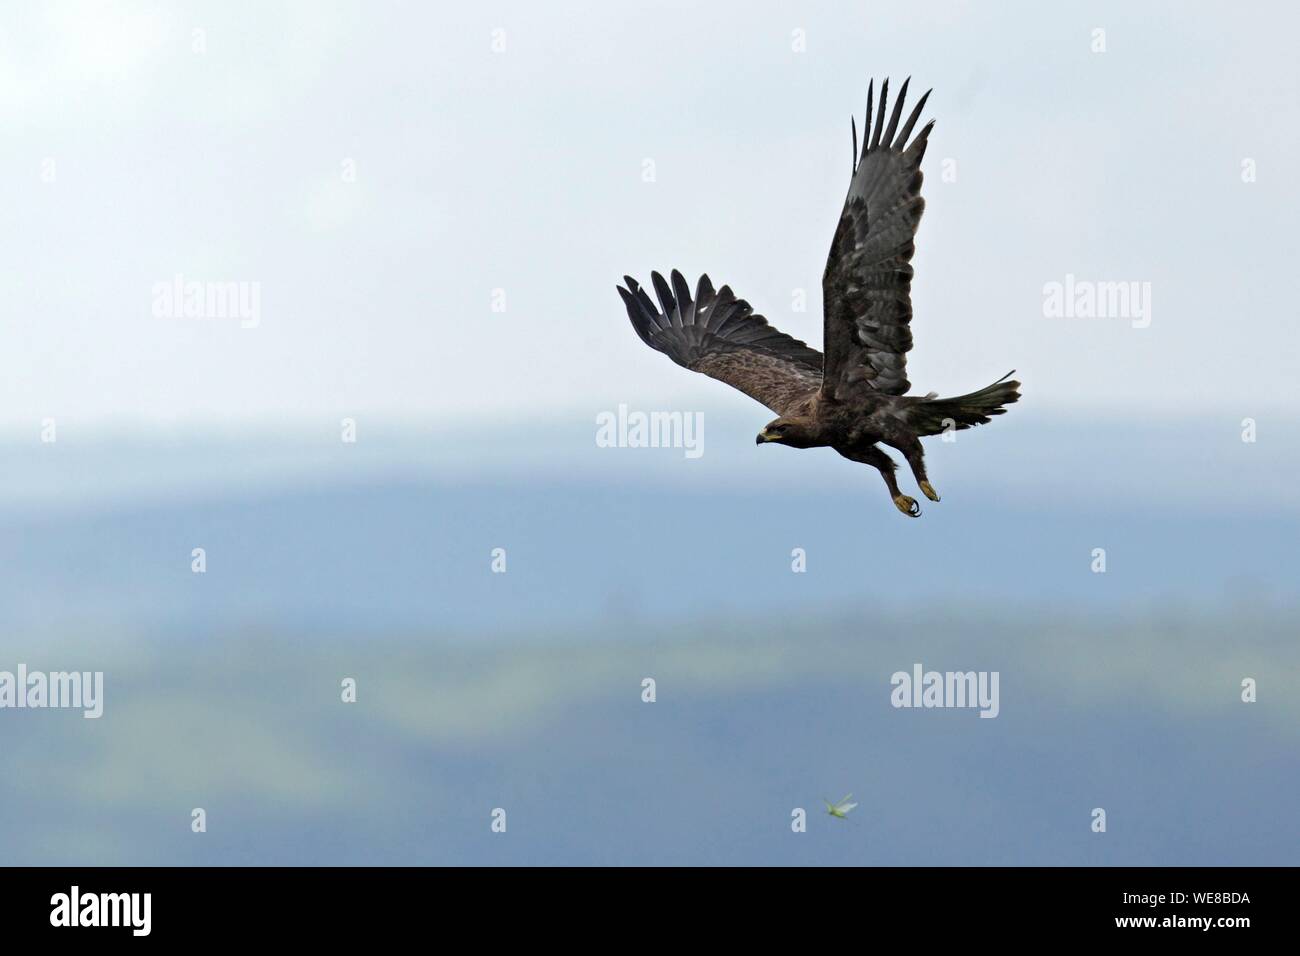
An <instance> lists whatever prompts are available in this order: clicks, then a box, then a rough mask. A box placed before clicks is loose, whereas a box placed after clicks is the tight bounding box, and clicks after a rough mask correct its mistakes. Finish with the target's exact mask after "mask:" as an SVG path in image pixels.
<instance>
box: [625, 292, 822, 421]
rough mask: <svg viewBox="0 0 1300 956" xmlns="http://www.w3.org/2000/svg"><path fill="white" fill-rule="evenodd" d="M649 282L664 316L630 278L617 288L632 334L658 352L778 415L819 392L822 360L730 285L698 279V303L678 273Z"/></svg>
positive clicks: (817, 353)
mask: <svg viewBox="0 0 1300 956" xmlns="http://www.w3.org/2000/svg"><path fill="white" fill-rule="evenodd" d="M651 280H652V282H653V284H654V287H655V294H656V295H657V296H658V298H659V305H660V307H661V308H662V310H663V311H660V310H659V309H657V308H655V304H654V303H653V302H652V301H651V300H650V296H648V295H646V291H645V289H643V288H641V286H639V285H637V282H636V280H635V279H633V278H631V277H630V276H624V277H623V281H625V282H626V283H627V288H626V289H625V288H623V287H622V286H619V287H618V294H619V295H621V296H622V297H623V304H624V305H626V306H627V315H628V318H630V319H631V320H632V327H633V328H634V329H636V333H637V335H639V336H641V340H642V341H643V342H645V344H646V345H648V346H650V347H651V348H652V349H657V350H658V351H660V352H663V353H664V354H665V355H667V356H668V357H669V358H670V359H672V360H673V361H674V362H676V363H677V364H678V365H681V366H683V367H685V368H688V369H690V370H691V371H693V372H702V373H704V374H705V375H708V376H709V377H710V378H716V379H718V380H719V381H721V382H726V383H727V384H728V385H730V386H731V387H732V388H737V389H740V391H742V392H744V393H745V394H746V395H748V396H749V397H750V398H753V399H755V400H757V401H759V402H762V403H763V404H764V405H766V406H767V407H768V408H770V409H772V411H774V412H776V413H777V414H778V415H783V414H785V412H786V410H787V409H789V408H791V407H792V406H794V405H795V404H797V403H798V402H799V401H800V400H802V399H805V398H807V397H808V396H809V395H810V394H812V393H813V392H815V391H816V390H817V389H818V387H819V386H820V385H821V382H822V355H821V353H820V352H818V351H817V350H816V349H814V348H809V347H808V346H807V345H805V344H804V343H803V342H800V341H799V340H798V339H796V338H791V337H790V336H788V335H786V334H785V333H784V332H778V331H777V330H776V329H774V328H772V326H770V325H768V324H767V320H766V319H765V318H763V317H762V316H761V315H755V314H754V313H753V309H751V308H750V305H749V303H748V302H746V301H745V300H744V299H737V298H736V297H735V295H734V294H732V291H731V289H730V288H728V287H727V286H725V285H724V286H723V287H722V288H721V289H719V290H718V291H717V292H714V291H713V283H711V282H710V281H709V277H708V276H707V275H704V276H700V281H699V283H698V284H697V285H696V287H695V298H694V300H692V298H691V293H690V289H689V287H688V286H687V285H686V280H685V279H683V278H682V274H681V273H680V272H678V271H677V270H676V269H674V270H673V272H672V285H671V287H670V286H669V284H668V283H667V282H666V281H665V280H664V277H663V276H661V275H660V274H659V273H657V272H654V273H651Z"/></svg>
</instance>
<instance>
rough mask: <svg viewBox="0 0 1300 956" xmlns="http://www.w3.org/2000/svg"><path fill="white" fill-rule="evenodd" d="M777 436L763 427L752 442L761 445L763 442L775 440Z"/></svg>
mask: <svg viewBox="0 0 1300 956" xmlns="http://www.w3.org/2000/svg"><path fill="white" fill-rule="evenodd" d="M778 437H779V436H778V435H774V434H773V433H772V432H770V431H768V430H767V429H766V428H764V429H763V430H762V431H761V432H759V433H758V437H757V438H755V439H754V444H755V445H761V444H763V443H764V442H769V441H776V440H777V438H778Z"/></svg>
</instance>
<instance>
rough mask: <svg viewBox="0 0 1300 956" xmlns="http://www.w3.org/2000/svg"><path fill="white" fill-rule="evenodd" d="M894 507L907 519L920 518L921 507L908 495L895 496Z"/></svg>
mask: <svg viewBox="0 0 1300 956" xmlns="http://www.w3.org/2000/svg"><path fill="white" fill-rule="evenodd" d="M894 505H895V507H897V508H898V510H899V511H901V512H903V514H905V515H907V516H908V517H909V518H919V517H921V506H920V505H919V504H917V503H916V499H915V498H912V497H910V496H909V495H895V496H894Z"/></svg>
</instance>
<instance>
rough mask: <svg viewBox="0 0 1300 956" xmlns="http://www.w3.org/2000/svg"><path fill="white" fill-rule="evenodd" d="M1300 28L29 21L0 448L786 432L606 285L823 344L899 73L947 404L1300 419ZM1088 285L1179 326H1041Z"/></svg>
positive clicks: (8, 171) (11, 21) (280, 7)
mask: <svg viewBox="0 0 1300 956" xmlns="http://www.w3.org/2000/svg"><path fill="white" fill-rule="evenodd" d="M1252 9H1253V10H1254V12H1252ZM1298 25H1300V15H1297V13H1296V12H1295V11H1294V10H1292V9H1290V8H1287V7H1285V6H1282V5H1275V4H1270V5H1263V4H1261V5H1258V6H1256V7H1253V8H1252V5H1250V4H1246V5H1234V6H1231V7H1228V6H1224V5H1211V4H1191V3H1180V4H1141V5H1132V4H1119V3H1116V4H1087V5H1077V6H1070V5H1061V4H1029V3H1025V4H1001V3H999V4H992V3H985V4H973V3H972V4H965V3H958V4H949V3H927V4H906V5H895V4H857V3H854V4H848V3H844V4H832V3H824V4H823V3H818V4H805V5H795V6H792V5H790V4H779V3H753V2H745V3H716V4H712V3H711V4H708V5H707V6H705V7H703V8H701V7H700V6H699V5H698V4H694V3H680V4H662V5H657V9H655V10H654V11H650V10H644V9H640V7H637V8H635V9H634V8H633V7H632V6H631V5H630V4H598V3H567V4H565V3H562V4H545V5H543V4H525V3H495V4H483V5H472V6H470V5H456V6H447V5H443V4H426V3H365V4H351V3H299V4H262V3H224V4H215V3H214V4H197V3H196V4H184V3H180V4H161V3H159V4H145V3H120V4H94V3H50V4H41V5H35V4H33V5H19V4H9V5H6V7H5V9H4V11H3V13H2V14H0V109H3V111H4V114H5V117H6V120H5V123H4V126H3V130H0V172H2V173H3V178H4V182H5V183H6V184H7V188H6V189H5V191H4V192H5V198H4V213H5V218H6V221H7V222H8V223H9V224H10V228H9V229H7V230H5V234H4V238H3V239H0V261H2V262H3V263H4V269H3V272H0V295H2V296H3V301H4V302H5V322H4V324H3V331H2V332H0V382H2V383H3V384H2V385H0V389H3V391H2V392H0V395H2V396H3V401H0V427H4V428H5V429H6V430H10V431H13V430H17V431H19V432H22V431H25V430H27V429H29V428H33V427H35V423H38V422H39V421H40V419H42V418H45V417H54V418H56V419H57V420H59V421H60V422H61V423H63V424H65V425H72V426H74V427H87V428H96V429H97V428H99V427H101V425H102V424H104V423H113V424H116V425H128V426H130V425H134V424H140V423H148V422H158V421H164V422H171V423H173V424H178V425H180V426H181V427H189V426H191V425H194V426H197V425H200V424H204V423H212V422H224V423H235V424H239V423H243V422H258V423H264V424H270V425H282V424H286V423H287V424H291V425H293V424H294V423H297V422H321V421H335V422H336V421H337V419H338V417H339V416H340V415H357V416H364V417H366V419H367V420H368V421H371V422H374V421H382V422H386V423H392V422H396V421H399V420H409V419H433V420H438V421H449V420H454V421H465V420H485V421H491V422H503V421H519V420H536V419H539V418H548V417H553V418H558V419H561V420H587V419H588V418H589V416H590V415H591V414H593V412H594V411H595V410H599V409H607V408H613V407H614V406H615V405H616V404H617V403H618V402H630V403H633V404H635V405H640V406H641V407H649V408H698V409H704V408H708V409H714V408H725V409H729V410H732V409H734V410H742V409H743V410H745V411H752V414H753V415H754V416H755V417H756V418H761V417H762V415H763V414H765V413H763V412H762V410H761V409H758V408H757V406H752V408H751V407H750V406H749V404H748V400H747V399H745V398H743V397H742V396H738V395H737V396H730V395H728V394H727V393H726V391H725V390H724V389H723V388H722V387H721V386H719V385H717V384H716V383H712V382H709V381H707V380H705V379H702V378H698V377H693V376H690V375H688V374H687V373H685V372H683V371H681V370H679V369H676V368H674V367H673V366H671V365H670V364H669V363H668V362H667V361H666V360H665V359H664V358H663V357H662V356H658V355H654V354H652V353H650V352H649V351H648V350H646V349H645V348H644V346H642V345H641V343H640V342H639V341H638V340H637V339H636V337H635V336H634V335H633V334H632V331H631V329H630V328H629V326H628V324H627V320H626V318H625V316H624V314H623V312H622V307H621V304H620V302H619V299H618V297H617V296H616V295H615V294H614V288H613V287H614V283H615V282H616V281H618V279H619V278H620V277H621V276H622V275H623V274H624V273H625V272H627V273H631V274H633V275H636V276H638V277H640V278H642V279H643V280H644V279H645V278H647V277H648V273H649V270H650V269H652V268H659V269H665V270H666V269H668V268H671V267H674V266H676V267H679V268H681V269H682V270H683V271H684V272H686V273H688V274H689V275H690V276H691V277H692V278H693V277H694V276H695V275H696V274H698V273H699V272H700V271H708V272H709V273H710V274H711V275H712V277H713V278H714V280H715V282H717V283H719V284H721V283H723V282H726V283H729V284H731V285H732V286H733V288H735V289H736V291H737V293H738V294H740V295H742V296H744V297H746V298H748V299H750V301H751V302H753V303H754V305H755V306H756V308H757V309H758V310H760V311H762V312H764V313H765V314H767V315H768V316H769V317H770V318H771V319H772V320H773V322H774V323H775V324H777V325H778V326H780V327H782V328H784V329H786V330H787V331H790V332H792V333H793V334H796V335H799V336H801V337H804V338H806V339H808V340H809V341H811V342H813V343H817V344H819V343H820V338H821V319H820V288H819V282H820V274H821V269H822V265H823V262H824V256H825V253H826V249H827V246H828V244H829V240H830V235H831V231H832V227H833V223H834V221H835V218H836V216H837V214H838V211H839V207H840V203H841V201H842V199H843V194H844V191H845V188H846V185H847V176H848V172H849V132H848V117H849V114H850V113H851V112H856V113H859V114H860V112H861V110H862V107H863V105H864V100H865V95H866V85H867V80H868V79H869V78H871V77H873V76H874V77H876V78H879V77H882V76H886V75H889V76H892V77H894V78H895V88H896V86H897V83H898V82H899V81H901V79H902V78H903V77H904V76H906V75H908V74H911V75H912V76H913V77H914V79H913V88H914V90H917V91H919V90H923V89H925V88H927V87H931V86H932V87H934V89H935V92H934V94H933V96H932V97H931V99H930V105H929V107H928V108H927V115H928V116H930V117H933V118H935V119H937V120H938V125H937V128H936V130H935V133H934V135H933V137H932V140H931V147H930V150H929V153H928V155H927V157H926V162H925V166H924V169H925V171H926V173H927V185H926V190H925V194H926V196H927V199H928V202H929V206H928V210H927V213H926V217H925V220H924V221H923V223H922V225H921V231H920V235H919V237H918V252H917V256H916V259H915V266H916V269H917V276H916V282H915V286H914V302H915V307H916V319H915V333H916V343H917V346H916V351H915V352H914V353H913V356H912V358H911V369H912V374H911V378H912V380H913V382H914V383H915V386H916V387H917V388H918V389H919V390H929V389H936V390H938V391H940V392H953V391H957V390H966V389H969V388H973V387H977V386H981V385H984V384H986V383H987V382H989V381H992V380H993V379H995V378H997V377H998V376H999V375H1001V374H1002V373H1003V372H1005V371H1006V370H1007V369H1009V368H1012V367H1013V366H1014V367H1016V368H1017V369H1018V370H1019V373H1020V374H1019V377H1020V378H1021V379H1022V380H1023V381H1024V382H1025V383H1026V388H1025V394H1026V404H1028V403H1030V402H1032V403H1033V405H1034V407H1035V408H1036V409H1038V410H1042V411H1045V412H1047V413H1052V412H1055V411H1058V410H1069V411H1071V412H1082V413H1086V414H1092V413H1095V414H1104V415H1115V414H1120V415H1124V416H1127V417H1133V418H1152V417H1164V416H1168V415H1178V414H1181V413H1184V412H1188V411H1203V410H1207V409H1209V410H1213V411H1214V412H1216V413H1221V414H1222V415H1223V416H1224V419H1225V421H1229V420H1237V419H1239V418H1241V417H1242V416H1246V415H1254V416H1266V415H1270V414H1286V415H1290V416H1294V415H1295V414H1296V413H1300V402H1298V401H1297V395H1296V389H1295V385H1294V383H1295V381H1296V379H1297V375H1298V374H1300V358H1297V355H1298V354H1300V349H1298V348H1297V345H1298V344H1300V342H1298V340H1297V334H1296V331H1295V328H1296V314H1295V311H1296V307H1295V294H1294V293H1295V279H1294V276H1295V269H1294V262H1293V259H1294V243H1293V238H1292V230H1293V227H1294V223H1295V222H1296V220H1297V214H1300V198H1298V197H1300V189H1297V185H1296V180H1295V174H1294V170H1295V169H1296V168H1297V158H1298V157H1297V129H1298V128H1300V124H1298V123H1297V120H1298V119H1300V116H1298V115H1297V114H1298V113H1300V103H1298V97H1297V86H1298V84H1297V75H1296V71H1295V67H1294V56H1293V50H1292V49H1291V46H1292V38H1293V36H1294V34H1295V32H1296V28H1297V26H1298ZM1097 27H1101V28H1104V29H1105V31H1106V48H1107V49H1106V52H1105V53H1100V54H1098V53H1093V52H1092V51H1091V46H1092V43H1093V30H1094V28H1097ZM498 28H499V29H502V30H504V31H505V33H504V37H505V50H504V51H503V52H494V51H493V49H492V44H493V31H494V30H496V29H498ZM196 29H197V30H202V31H204V32H203V34H202V38H203V42H204V43H205V45H206V52H204V53H195V52H193V50H192V47H193V44H194V40H195V34H194V32H193V31H194V30H196ZM795 30H802V31H805V36H806V51H805V52H796V51H795V50H793V49H792V45H793V37H794V33H793V31H795ZM1246 158H1250V159H1253V160H1255V161H1256V164H1257V177H1258V178H1257V181H1256V182H1254V183H1250V184H1247V183H1243V182H1242V179H1241V164H1242V161H1243V159H1246ZM47 159H52V160H53V161H54V167H53V169H54V173H55V178H54V181H53V182H45V181H43V180H42V172H43V170H46V169H48V167H47V166H46V165H44V164H45V161H46V160H47ZM348 159H351V160H353V161H354V162H355V169H356V181H355V182H345V181H344V180H343V177H342V175H341V171H342V168H343V165H342V164H343V163H344V161H345V160H348ZM646 159H652V160H653V161H654V163H655V172H656V181H655V182H654V183H646V182H643V181H642V169H643V161H644V160H646ZM944 159H952V160H955V163H956V171H957V176H956V180H955V181H954V182H947V183H945V182H943V181H942V179H941V177H940V175H939V172H940V168H941V163H942V161H943V160H944ZM177 273H181V274H183V275H185V276H187V277H189V278H196V279H203V280H213V281H215V280H231V279H233V280H242V281H247V282H258V283H260V284H261V290H262V291H261V298H262V318H261V323H260V325H259V327H258V328H256V329H241V328H239V326H238V323H237V322H232V321H224V322H223V321H208V322H195V321H184V320H168V319H159V318H155V317H154V316H153V315H152V314H151V311H150V306H151V288H152V286H153V284H154V283H155V282H158V281H164V280H170V279H171V277H172V276H173V275H175V274H177ZM1067 273H1073V274H1075V275H1077V276H1079V277H1080V278H1086V279H1096V280H1138V281H1149V282H1150V283H1152V324H1151V327H1150V328H1147V329H1140V330H1139V329H1133V328H1131V327H1130V324H1129V322H1127V321H1125V320H1123V319H1118V320H1115V319H1111V320H1102V319H1093V320H1065V319H1048V318H1044V316H1043V314H1042V286H1043V284H1044V283H1046V282H1050V281H1054V280H1061V279H1063V278H1064V276H1065V275H1066V274H1067ZM494 288H502V289H504V290H505V292H506V297H507V298H506V303H507V310H506V311H505V312H504V313H496V312H493V311H492V309H491V296H492V290H493V289H494ZM798 288H804V289H807V290H808V295H809V299H808V310H807V311H806V312H803V313H799V312H793V311H792V308H791V306H792V293H793V290H795V289H798ZM295 427H296V426H295Z"/></svg>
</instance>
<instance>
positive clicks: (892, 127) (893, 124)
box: [884, 76, 912, 147]
mask: <svg viewBox="0 0 1300 956" xmlns="http://www.w3.org/2000/svg"><path fill="white" fill-rule="evenodd" d="M911 82H912V78H911V77H910V76H909V77H908V78H907V79H905V80H904V81H903V87H902V89H900V90H899V91H898V95H897V96H896V97H894V112H893V113H892V114H890V117H889V128H888V129H886V130H885V139H884V144H885V146H886V147H888V146H889V145H890V144H892V143H893V142H894V133H895V132H896V131H897V130H898V120H899V118H900V117H901V116H902V115H903V103H904V102H905V101H906V100H907V84H909V83H911Z"/></svg>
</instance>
